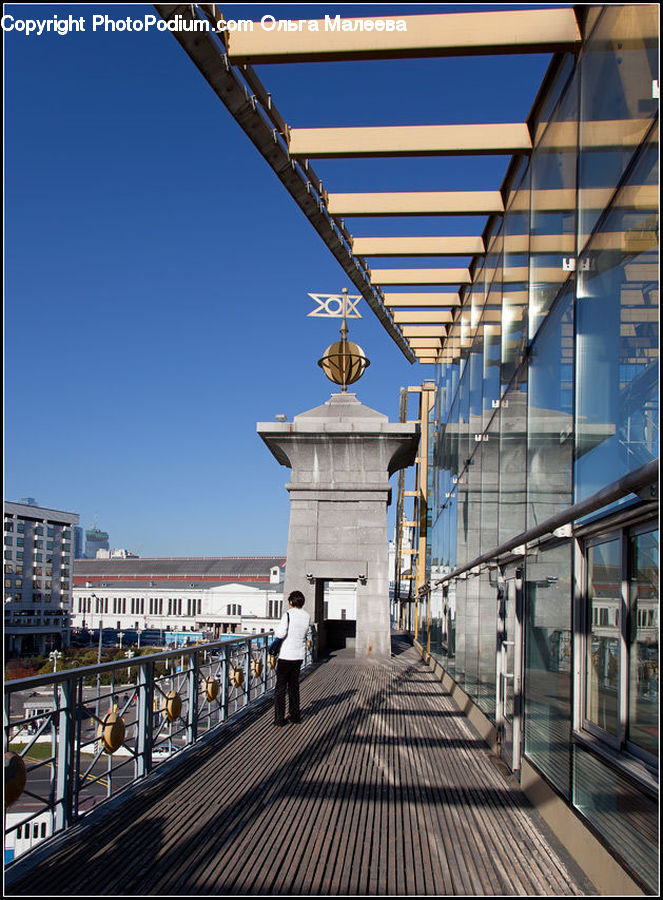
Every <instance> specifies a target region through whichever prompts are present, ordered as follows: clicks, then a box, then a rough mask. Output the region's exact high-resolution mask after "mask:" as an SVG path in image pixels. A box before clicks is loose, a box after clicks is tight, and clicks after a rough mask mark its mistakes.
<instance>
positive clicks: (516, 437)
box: [498, 367, 527, 544]
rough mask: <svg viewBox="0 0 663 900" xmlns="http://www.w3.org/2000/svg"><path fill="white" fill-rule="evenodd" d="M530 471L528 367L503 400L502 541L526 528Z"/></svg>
mask: <svg viewBox="0 0 663 900" xmlns="http://www.w3.org/2000/svg"><path fill="white" fill-rule="evenodd" d="M526 471H527V370H526V368H525V367H523V369H521V371H520V373H519V375H518V377H517V379H516V380H515V381H514V383H513V384H512V386H511V388H510V389H509V390H508V391H507V393H506V395H505V397H504V399H503V401H502V403H501V419H500V487H499V542H498V543H500V544H501V543H502V542H503V541H505V540H507V539H508V538H510V537H514V536H515V535H517V534H520V533H521V532H522V531H524V530H525V515H526V508H525V505H526V503H525V501H526V485H525V477H524V473H525V472H526Z"/></svg>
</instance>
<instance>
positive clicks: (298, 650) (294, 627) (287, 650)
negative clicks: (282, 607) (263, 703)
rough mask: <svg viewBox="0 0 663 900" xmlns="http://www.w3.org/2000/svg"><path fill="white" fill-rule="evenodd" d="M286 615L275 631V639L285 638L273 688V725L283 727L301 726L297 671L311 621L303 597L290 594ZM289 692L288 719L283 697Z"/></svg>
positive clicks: (301, 659)
mask: <svg viewBox="0 0 663 900" xmlns="http://www.w3.org/2000/svg"><path fill="white" fill-rule="evenodd" d="M288 607H289V608H288V611H287V612H285V613H284V614H283V616H282V618H281V621H280V622H279V624H278V625H277V626H276V628H275V629H274V637H277V638H284V641H283V643H282V644H281V650H280V652H279V660H278V663H277V664H276V688H275V691H274V724H275V725H278V726H282V725H285V724H286V721H290V722H292V723H293V724H297V723H299V722H301V716H300V713H299V670H300V669H301V667H302V663H303V661H304V657H305V656H306V639H307V637H308V632H309V627H310V625H311V617H310V616H309V614H308V613H307V612H306V610H305V609H304V608H303V607H304V595H303V594H302V592H301V591H293V592H292V593H291V594H290V596H289V597H288ZM286 688H287V691H288V713H289V716H290V717H289V719H288V720H286V718H285V694H286Z"/></svg>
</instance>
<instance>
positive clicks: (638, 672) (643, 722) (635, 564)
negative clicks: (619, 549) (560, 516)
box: [628, 530, 659, 755]
mask: <svg viewBox="0 0 663 900" xmlns="http://www.w3.org/2000/svg"><path fill="white" fill-rule="evenodd" d="M630 545H631V546H630V556H631V578H630V594H631V597H630V604H631V619H630V638H629V643H630V648H629V650H630V652H629V733H628V739H629V740H630V741H632V742H633V743H634V744H637V745H638V746H639V747H641V748H642V749H643V750H646V751H647V752H648V753H652V754H656V755H657V754H658V681H659V676H658V629H659V625H658V613H659V596H658V530H656V531H648V532H646V533H645V534H638V535H634V536H632V537H631V541H630Z"/></svg>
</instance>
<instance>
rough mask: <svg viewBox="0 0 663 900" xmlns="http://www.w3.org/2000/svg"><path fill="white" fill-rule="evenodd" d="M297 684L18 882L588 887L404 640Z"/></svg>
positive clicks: (58, 844)
mask: <svg viewBox="0 0 663 900" xmlns="http://www.w3.org/2000/svg"><path fill="white" fill-rule="evenodd" d="M301 690H302V715H303V717H304V721H303V723H302V724H301V725H288V726H286V727H285V728H275V727H274V726H273V725H272V718H273V712H272V707H271V705H270V704H269V703H266V704H263V705H262V706H261V707H258V708H256V709H253V710H251V711H249V712H248V713H247V714H246V715H245V716H243V717H242V719H241V720H240V721H238V722H235V723H229V724H228V726H226V727H225V728H224V729H222V731H221V733H220V734H219V735H218V736H216V737H215V738H214V739H213V740H211V741H209V742H206V743H205V744H203V745H202V746H200V747H197V748H193V749H192V751H190V752H189V753H188V754H187V758H186V759H185V760H183V762H182V763H181V764H179V765H177V766H173V767H171V768H170V769H169V771H167V772H165V773H163V774H161V775H159V777H156V778H155V777H151V778H149V779H147V780H146V781H145V782H144V783H143V784H141V785H140V786H137V787H135V788H134V789H133V790H132V792H131V794H130V795H129V796H128V797H126V798H125V799H124V800H123V802H122V803H119V802H117V801H115V802H113V804H112V806H113V809H112V810H111V811H110V812H108V813H105V814H104V815H103V816H102V817H101V818H100V819H99V820H98V821H97V822H96V823H95V824H94V825H93V826H90V825H87V826H84V825H77V826H76V827H74V828H73V829H71V830H70V831H69V832H67V833H66V834H65V835H62V836H60V837H58V838H57V839H56V840H54V841H53V846H52V850H50V852H49V853H48V855H46V854H45V853H40V854H39V857H41V858H39V857H38V858H36V859H35V863H34V865H32V866H31V868H30V871H29V872H28V873H23V874H22V875H21V877H20V879H19V880H16V879H15V878H11V877H8V878H7V882H6V890H7V893H8V894H10V895H13V896H20V895H32V896H39V895H41V896H54V895H55V896H60V895H74V896H76V895H82V896H84V895H91V896H99V895H105V894H125V895H152V894H161V895H171V896H172V895H187V894H188V895H216V894H240V895H242V894H254V895H269V894H276V895H278V894H284V895H288V894H294V895H297V894H299V895H302V894H314V895H321V894H323V895H351V894H354V895H376V894H383V895H385V894H386V895H411V896H412V895H414V896H425V895H444V894H453V895H475V896H481V895H487V894H492V895H532V894H535V895H544V896H545V895H557V894H560V895H561V894H576V895H585V894H594V893H595V890H594V889H593V887H592V886H591V885H590V884H589V883H588V882H587V881H586V879H584V878H583V876H582V875H581V874H580V873H579V872H578V870H577V868H576V867H575V866H574V865H573V864H572V863H571V862H570V860H569V859H568V857H566V855H565V854H564V852H563V851H562V850H561V849H560V847H559V846H558V845H556V844H555V841H554V840H552V839H551V837H550V835H549V833H548V832H547V831H546V829H545V826H544V825H543V823H542V821H541V819H540V818H539V816H538V815H537V814H536V813H535V812H534V811H533V810H532V809H531V807H530V806H529V804H528V802H527V800H526V798H525V797H524V795H523V794H522V793H521V792H520V791H519V790H518V789H517V787H515V786H514V784H513V783H511V781H510V780H509V779H507V778H505V777H504V775H503V774H502V772H501V771H500V769H499V767H497V766H496V765H495V764H494V761H492V760H491V757H490V754H489V752H488V750H487V748H486V746H485V744H483V742H482V741H481V740H480V738H479V737H478V736H477V734H476V733H475V732H474V730H473V728H472V727H471V725H470V724H469V722H468V721H467V719H466V718H465V716H464V715H463V714H462V713H461V712H460V711H459V710H458V709H457V708H456V707H455V705H454V703H453V701H452V700H451V698H450V697H449V695H448V694H446V693H445V692H444V691H443V689H442V686H441V684H440V682H439V679H437V678H436V677H435V676H434V675H433V674H432V673H431V672H430V670H429V669H428V668H427V667H426V666H425V665H424V663H423V662H422V661H421V659H420V657H419V655H418V654H417V653H416V651H415V650H414V649H413V648H411V647H410V646H409V645H407V644H406V643H405V642H404V641H402V640H400V641H399V640H396V641H395V643H394V655H393V657H392V661H391V663H390V664H388V665H380V664H377V663H373V664H370V665H359V664H356V663H355V662H354V660H351V659H350V658H349V657H348V656H344V653H340V654H337V655H335V656H332V657H331V658H330V659H328V660H326V661H323V662H321V663H320V664H319V665H317V666H316V667H315V668H314V669H312V670H309V672H308V673H307V674H306V675H305V677H303V678H302V683H301ZM44 850H46V847H45V848H44ZM10 871H11V870H10ZM7 875H8V876H9V873H7Z"/></svg>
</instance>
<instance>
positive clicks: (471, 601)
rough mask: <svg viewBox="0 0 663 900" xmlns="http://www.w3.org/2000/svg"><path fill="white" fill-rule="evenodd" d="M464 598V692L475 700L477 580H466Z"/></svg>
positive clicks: (477, 622) (477, 625)
mask: <svg viewBox="0 0 663 900" xmlns="http://www.w3.org/2000/svg"><path fill="white" fill-rule="evenodd" d="M466 584H467V595H466V598H465V684H464V687H465V691H466V692H467V693H468V694H469V695H470V697H472V699H473V700H476V699H477V689H478V684H479V671H478V665H479V596H478V593H479V579H478V578H468V579H467V582H466Z"/></svg>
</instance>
